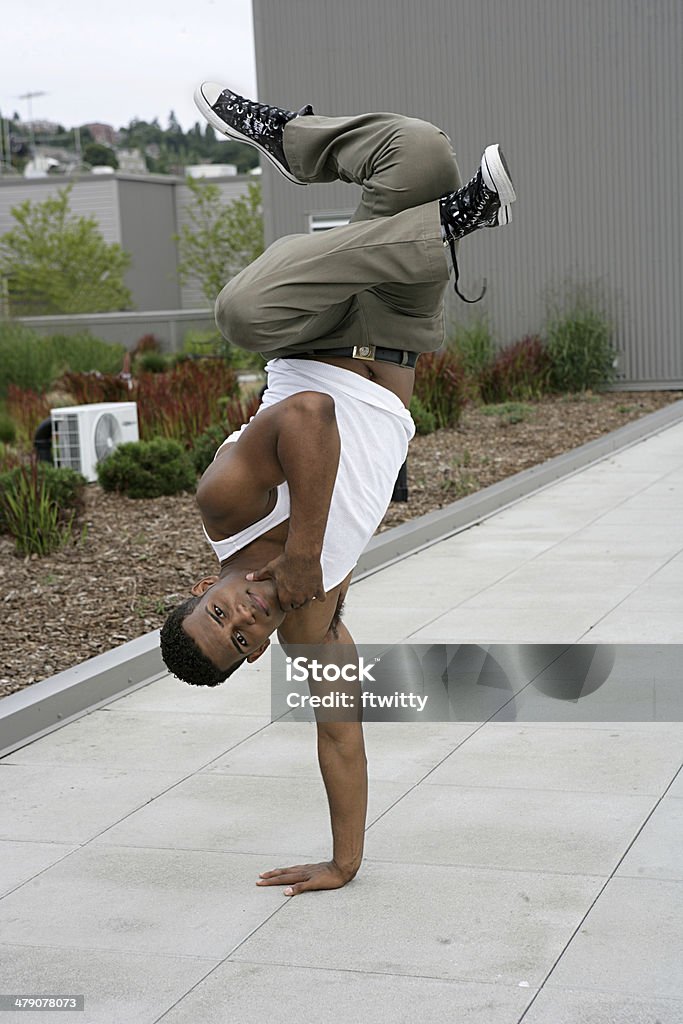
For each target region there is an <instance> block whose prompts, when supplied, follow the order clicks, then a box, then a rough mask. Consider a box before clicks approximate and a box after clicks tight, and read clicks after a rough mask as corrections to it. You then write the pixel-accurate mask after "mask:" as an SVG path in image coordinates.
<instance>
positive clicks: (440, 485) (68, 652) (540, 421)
mask: <svg viewBox="0 0 683 1024" xmlns="http://www.w3.org/2000/svg"><path fill="white" fill-rule="evenodd" d="M681 397H683V395H682V394H681V392H671V391H646V392H607V393H603V394H595V395H592V394H583V395H577V396H563V397H555V398H546V399H544V400H543V401H540V402H535V403H530V404H525V405H519V404H510V403H508V404H507V405H505V406H499V407H496V408H495V409H494V408H492V407H483V408H474V407H472V408H468V409H467V410H466V411H465V413H464V415H463V418H462V421H461V423H460V424H459V425H458V426H457V427H455V428H452V429H447V430H439V431H437V432H436V433H434V434H430V435H427V436H426V437H417V438H415V440H414V441H413V442H412V444H411V448H410V454H409V457H408V486H409V500H408V501H407V502H405V503H395V504H392V505H391V506H390V508H389V510H388V512H387V514H386V517H385V519H384V521H383V523H382V525H381V527H380V529H388V528H389V527H392V526H396V525H398V524H399V523H403V522H406V521H407V520H408V519H413V518H414V517H415V516H419V515H422V514H423V513H425V512H430V511H432V510H433V509H437V508H441V507H443V506H444V505H447V504H449V503H450V502H452V501H455V500H456V499H458V498H461V497H464V496H465V495H467V494H471V493H473V492H474V491H477V490H479V489H480V488H483V487H487V486H488V485H489V484H493V483H496V482H497V481H498V480H502V479H504V478H505V477H508V476H511V475H512V474H514V473H518V472H519V471H520V470H523V469H527V468H528V467H529V466H533V465H536V464H538V463H540V462H544V461H545V460H546V459H550V458H552V457H553V456H555V455H560V454H562V453H563V452H566V451H569V450H570V449H572V448H575V447H577V446H578V445H581V444H584V443H586V442H587V441H592V440H593V439H594V438H596V437H599V436H601V435H602V434H605V433H608V432H609V431H611V430H615V429H616V428H617V427H620V426H623V425H624V424H625V423H628V422H629V421H631V420H635V419H638V418H639V417H641V416H644V415H646V414H647V413H650V412H654V411H655V410H656V409H659V408H661V407H662V406H664V405H667V404H669V403H670V402H672V401H676V400H678V399H680V398H681ZM82 523H85V524H87V534H86V536H85V539H84V540H83V541H82V542H79V543H77V544H70V545H69V547H67V548H65V549H63V550H62V551H59V552H57V553H55V554H52V555H49V556H47V557H45V558H40V559H39V558H37V557H35V556H33V557H31V558H26V559H24V558H19V557H17V556H16V554H15V553H14V544H13V541H12V539H11V538H10V537H8V536H0V602H1V603H2V608H3V612H4V614H3V620H2V627H3V628H2V635H1V636H0V696H4V695H6V694H9V693H12V692H14V691H16V690H19V689H22V688H23V687H25V686H28V685H30V684H31V683H33V682H37V681H38V680H40V679H45V678H46V677H47V676H50V675H53V674H54V673H55V672H59V671H61V670H62V669H65V668H69V667H70V666H72V665H75V664H77V663H78V662H80V661H85V660H86V659H87V658H92V657H94V656H95V655H96V654H101V653H102V652H104V651H106V650H109V649H110V648H112V647H116V646H118V645H119V644H121V643H124V642H125V641H126V640H133V639H134V638H135V637H137V636H140V635H141V634H143V633H147V632H149V631H150V630H153V629H157V628H158V627H159V626H161V624H162V623H163V621H164V618H165V616H166V614H167V612H168V611H169V610H170V609H171V608H172V607H173V606H174V605H175V604H177V603H178V602H179V601H180V600H183V599H184V597H185V596H187V594H188V591H189V588H190V586H191V584H192V583H193V582H194V581H195V580H197V579H200V578H201V577H202V576H206V575H209V574H211V573H213V572H214V571H215V568H216V563H215V561H214V558H213V555H212V554H211V552H210V549H209V547H208V545H207V543H206V541H205V540H204V537H203V534H202V530H201V525H200V519H199V514H198V512H197V508H196V505H195V502H194V496H193V495H189V494H188V495H181V496H178V497H168V498H156V499H150V500H141V501H134V500H131V499H128V498H124V497H121V496H120V495H116V494H105V493H104V492H103V491H102V490H101V489H100V488H99V486H97V485H96V484H92V485H90V486H89V487H88V488H87V491H86V507H85V514H84V516H83V519H82ZM77 532H78V531H77Z"/></svg>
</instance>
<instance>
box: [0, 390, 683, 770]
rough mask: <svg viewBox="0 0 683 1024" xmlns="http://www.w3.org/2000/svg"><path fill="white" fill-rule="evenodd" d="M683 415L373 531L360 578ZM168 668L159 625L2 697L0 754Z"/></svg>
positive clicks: (655, 420)
mask: <svg viewBox="0 0 683 1024" xmlns="http://www.w3.org/2000/svg"><path fill="white" fill-rule="evenodd" d="M680 420H683V400H682V401H680V402H674V403H673V404H671V405H668V406H666V407H665V408H664V409H659V410H658V411H657V412H653V413H650V414H649V415H648V416H643V417H642V418H641V419H639V420H635V421H634V422H633V423H628V424H627V425H626V426H625V427H620V428H619V429H618V430H615V431H612V433H610V434H606V435H605V436H604V437H600V438H597V439H596V440H595V441H590V442H589V443H588V444H584V445H581V447H579V448H575V449H574V450H573V451H570V452H566V453H565V454H564V455H558V456H557V457H556V458H554V459H549V460H548V461H547V462H543V463H541V465H540V466H533V467H532V468H531V469H526V470H524V471H523V472H521V473H516V474H515V475H514V476H512V477H509V478H508V479H507V480H502V481H500V483H497V484H492V486H491V487H486V488H484V489H483V490H481V491H478V492H477V493H476V494H472V495H470V496H469V497H467V498H461V499H460V500H459V501H455V502H453V503H452V504H450V505H448V506H447V507H446V508H443V509H439V510H438V511H436V512H429V513H427V515H424V516H420V517H419V518H417V519H414V520H412V521H411V522H408V523H403V524H402V525H401V526H396V527H394V528H393V529H391V530H387V531H386V532H385V533H381V534H379V535H378V536H377V537H374V538H373V539H372V540H371V541H370V543H369V545H368V546H367V548H366V549H365V551H364V552H363V555H362V556H361V558H360V559H359V561H358V567H357V569H356V572H355V573H354V582H355V581H357V580H360V579H364V578H365V577H367V576H370V575H372V574H373V573H375V572H378V571H379V570H380V569H382V568H385V567H386V566H388V565H391V564H392V563H394V562H397V561H400V560H401V559H402V558H406V557H407V556H408V555H410V554H414V553H415V552H417V551H420V550H422V549H423V548H425V547H428V546H430V545H431V544H435V543H436V542H437V541H439V540H443V539H444V538H446V537H449V536H452V535H453V534H454V533H458V532H460V531H461V530H465V529H467V528H468V527H469V526H473V525H474V524H475V523H478V522H481V520H482V519H485V518H487V517H488V516H490V515H493V514H494V513H495V512H498V511H500V509H502V508H504V507H505V506H506V505H510V504H512V503H513V502H515V501H519V500H520V499H521V498H525V497H527V496H528V495H529V494H532V493H533V492H534V491H538V490H540V489H541V488H542V487H546V486H548V485H549V484H551V483H553V482H555V481H556V480H559V479H560V478H562V477H567V476H570V475H571V474H572V473H575V472H577V471H578V470H580V469H584V468H585V467H586V466H589V465H591V463H594V462H597V461H598V460H600V459H602V458H604V457H605V456H607V455H610V454H611V453H612V452H616V451H620V450H622V449H624V448H628V447H630V446H631V445H633V444H636V443H637V442H638V441H643V440H645V439H646V438H648V437H651V436H652V435H653V434H657V433H659V432H660V431H662V430H665V429H666V428H667V427H669V426H672V425H673V424H674V423H677V422H679V421H680ZM165 672H166V669H165V666H164V664H163V662H162V660H161V654H160V651H159V630H154V632H152V633H147V634H146V635H145V636H141V637H138V638H137V639H136V640H131V641H129V642H128V643H125V644H121V646H120V647H115V648H114V649H113V650H111V651H107V652H106V653H105V654H101V655H98V657H96V658H91V659H90V660H89V661H85V662H82V663H81V664H80V665H76V666H74V667H73V668H70V669H66V670H65V671H64V672H60V673H59V674H58V675H56V676H52V677H51V678H50V679H44V680H42V681H41V682H39V683H34V684H33V686H29V687H27V688H26V689H25V690H20V691H19V692H18V693H12V694H10V695H9V696H7V697H3V698H2V699H0V757H2V756H4V755H5V754H9V753H11V752H12V751H13V750H17V749H18V748H19V747H22V746H25V745H26V744H27V743H30V742H32V741H33V740H35V739H38V738H39V737H40V736H43V735H45V734H46V733H48V732H52V731H53V730H54V729H58V728H60V727H61V726H62V725H66V724H67V723H68V722H71V721H73V720H74V719H76V718H80V717H81V716H82V715H85V714H88V712H90V711H94V710H96V709H97V708H99V707H102V706H103V705H105V704H108V703H110V702H111V701H112V700H114V699H116V698H118V697H121V696H123V695H124V694H125V693H128V692H132V691H133V690H137V689H139V688H141V687H142V686H146V685H147V684H148V683H151V682H153V681H154V680H155V679H158V678H159V677H160V676H163V675H164V674H165Z"/></svg>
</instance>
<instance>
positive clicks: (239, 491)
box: [197, 391, 334, 517]
mask: <svg viewBox="0 0 683 1024" xmlns="http://www.w3.org/2000/svg"><path fill="white" fill-rule="evenodd" d="M328 403H331V404H332V408H334V402H333V400H332V399H331V398H330V397H329V395H324V394H320V393H318V392H314V391H302V392H299V393H298V394H296V395H292V396H290V397H289V398H285V399H283V400H282V401H281V402H277V403H276V404H275V405H272V406H270V407H268V408H265V409H264V408H262V409H261V410H260V411H259V412H258V413H257V414H256V415H255V416H254V418H253V420H252V421H251V422H250V423H249V424H248V426H247V427H246V428H245V429H244V430H243V431H242V433H241V434H240V436H239V438H238V440H237V441H236V443H235V444H231V445H229V446H228V449H229V450H228V451H227V453H226V454H225V455H221V456H220V457H219V458H218V459H216V461H215V462H212V463H211V465H210V466H209V468H208V469H207V470H206V472H205V473H204V475H203V476H202V478H201V480H200V482H199V486H198V487H197V502H198V504H199V506H200V508H201V509H202V512H203V513H205V514H206V515H207V516H209V517H214V516H215V517H220V516H222V515H225V512H226V507H225V506H226V494H230V495H239V500H240V504H241V505H243V506H248V505H250V504H252V503H258V502H261V501H263V500H264V499H265V497H266V496H267V495H268V493H269V492H270V491H271V490H272V489H273V488H274V487H277V486H278V484H281V483H283V482H284V480H285V474H284V471H283V469H282V466H281V464H280V460H279V458H278V439H279V436H280V430H281V429H282V427H283V425H284V424H285V423H286V422H287V421H288V418H289V417H292V416H296V415H297V414H299V413H301V412H302V411H304V412H310V411H311V410H315V409H317V408H318V407H319V406H323V405H325V406H326V405H327V404H328Z"/></svg>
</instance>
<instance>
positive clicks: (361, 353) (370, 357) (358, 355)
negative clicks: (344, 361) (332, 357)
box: [353, 345, 377, 362]
mask: <svg viewBox="0 0 683 1024" xmlns="http://www.w3.org/2000/svg"><path fill="white" fill-rule="evenodd" d="M376 348H377V346H376V345H354V346H353V358H354V359H365V360H366V361H367V362H373V361H374V359H375V349H376Z"/></svg>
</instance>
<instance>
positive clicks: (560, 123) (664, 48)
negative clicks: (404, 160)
mask: <svg viewBox="0 0 683 1024" xmlns="http://www.w3.org/2000/svg"><path fill="white" fill-rule="evenodd" d="M254 25H255V34H256V59H257V72H258V91H259V98H260V99H261V100H262V101H265V102H268V103H276V104H278V105H281V106H288V107H290V108H294V109H297V108H298V107H300V106H301V105H302V104H304V103H305V102H311V103H313V105H314V107H315V110H316V111H317V112H320V113H327V114H348V113H360V112H364V111H368V110H398V111H401V112H403V113H406V114H410V115H412V116H416V117H423V118H426V119H428V120H431V121H433V122H435V123H436V124H438V125H439V126H440V127H442V128H443V129H444V130H445V131H446V132H447V133H448V135H449V136H450V137H451V139H452V141H453V144H454V147H455V149H456V152H457V156H458V162H459V165H460V170H461V173H462V175H463V178H464V179H465V180H467V179H468V178H469V177H470V176H471V174H472V173H473V172H474V170H475V169H476V166H477V164H478V161H479V158H480V155H481V152H482V149H483V147H484V146H485V145H486V144H488V143H490V142H498V141H499V142H501V143H502V145H503V148H504V150H505V152H506V155H507V156H508V159H509V162H510V165H511V170H512V173H513V176H514V179H515V184H516V187H517V193H518V202H517V203H516V205H515V206H514V207H513V223H512V226H511V227H509V228H505V229H502V230H499V231H486V232H478V233H477V234H475V235H473V236H471V237H470V238H467V239H465V240H464V241H463V243H462V246H461V249H460V264H461V272H462V277H461V284H462V287H463V290H466V289H468V288H469V291H470V293H472V292H475V293H476V291H478V286H479V284H480V283H481V281H482V279H483V278H487V279H488V292H487V295H486V296H485V298H484V300H483V301H482V302H481V303H480V304H479V305H478V306H475V307H466V306H465V305H463V304H462V303H460V302H458V301H457V300H455V301H452V300H451V301H450V303H449V305H450V313H451V316H452V317H453V318H455V319H456V320H457V321H459V322H463V323H466V322H467V320H468V318H469V317H470V316H472V315H473V314H472V308H474V310H477V311H481V310H484V311H485V312H486V314H487V315H488V317H489V318H490V322H491V324H492V326H493V328H494V332H495V334H496V336H497V338H498V340H499V341H500V342H501V343H506V342H510V341H513V340H516V339H517V338H520V337H523V336H524V335H526V334H530V333H536V332H539V331H541V330H542V327H543V322H544V317H545V309H546V296H547V294H548V292H549V290H550V291H553V290H557V289H560V290H562V288H563V287H564V284H565V282H567V281H569V282H574V283H577V284H581V283H589V284H591V285H597V286H598V287H599V289H600V290H601V291H602V293H603V295H604V297H605V301H606V303H607V308H608V311H609V314H610V316H611V318H612V319H613V321H614V323H615V326H616V344H617V346H618V348H619V350H620V361H619V375H620V379H621V381H622V383H623V385H624V386H625V387H629V386H630V387H635V386H642V387H682V386H683V343H682V342H683V298H682V292H683V289H682V287H681V262H682V261H681V233H682V228H683V223H682V222H683V214H682V212H681V211H682V208H683V204H681V202H680V200H679V197H678V192H679V177H680V168H681V166H683V132H682V131H681V120H680V118H681V102H682V100H683V88H682V85H683V60H682V59H681V55H682V54H683V5H682V4H681V2H680V0H601V2H599V3H598V2H596V0H544V2H543V3H541V2H539V0H510V2H508V3H505V2H503V0H459V2H458V3H457V4H456V3H453V2H452V0H421V2H420V3H414V2H413V0H346V2H345V3H343V4H338V3H332V2H331V0H297V2H296V3H295V4H282V3H278V2H277V0H254ZM354 191H355V190H354V189H353V188H350V187H349V186H344V185H338V184H334V185H316V186H309V187H306V188H297V187H296V186H292V185H291V184H289V183H287V182H286V181H285V180H284V179H282V178H280V177H279V176H278V175H277V173H276V172H274V171H273V170H272V169H270V167H266V166H265V162H264V207H265V217H266V237H267V240H272V239H274V238H276V237H279V236H281V235H284V234H290V233H294V232H301V231H309V230H311V229H316V228H319V227H324V226H329V225H331V224H333V223H335V222H336V221H337V220H338V219H340V218H344V217H345V216H348V214H349V212H350V211H351V210H352V209H353V207H354V205H355V196H354Z"/></svg>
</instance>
